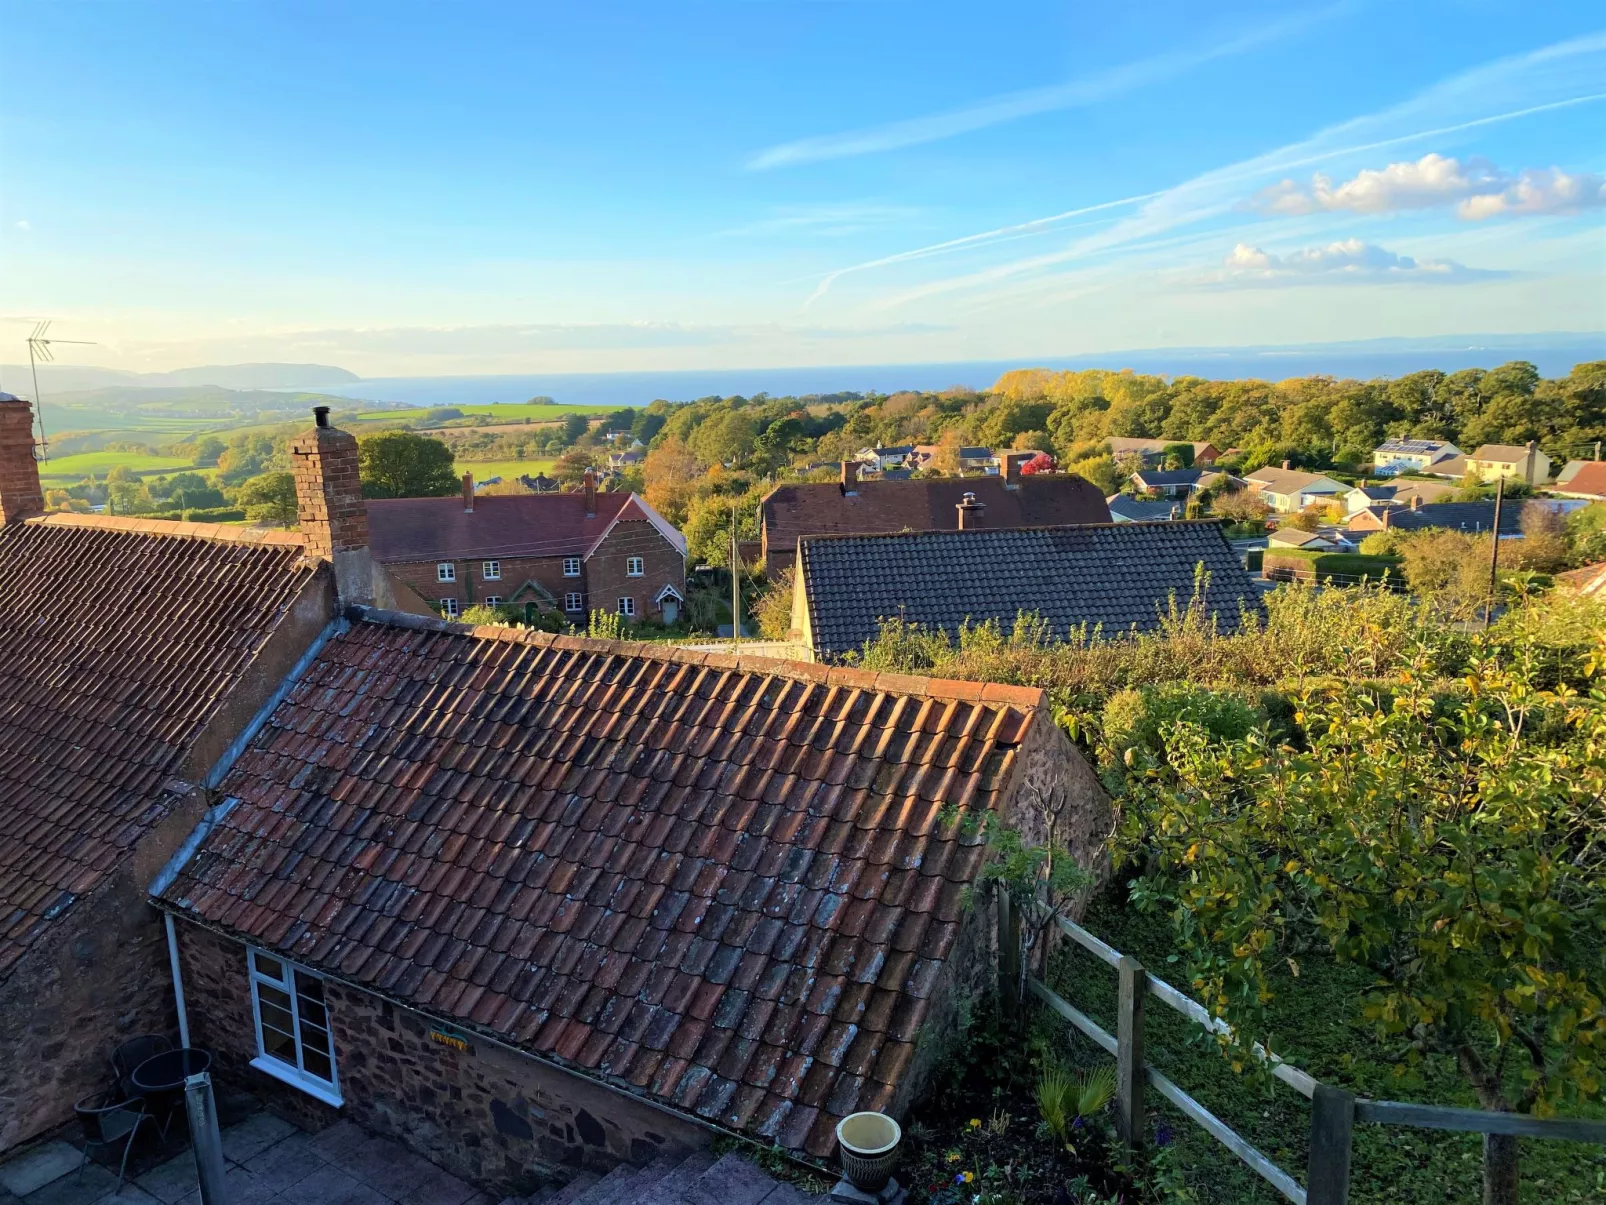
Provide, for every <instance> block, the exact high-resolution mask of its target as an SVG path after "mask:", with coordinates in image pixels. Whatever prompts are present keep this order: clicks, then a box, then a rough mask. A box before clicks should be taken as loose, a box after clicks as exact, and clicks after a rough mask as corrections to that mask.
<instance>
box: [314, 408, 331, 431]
mask: <svg viewBox="0 0 1606 1205" xmlns="http://www.w3.org/2000/svg"><path fill="white" fill-rule="evenodd" d="M312 421H313V422H314V423H316V424H317V425H318V426H320V427H322V428H324V429H325V430H328V428H329V407H328V406H314V407H313V408H312Z"/></svg>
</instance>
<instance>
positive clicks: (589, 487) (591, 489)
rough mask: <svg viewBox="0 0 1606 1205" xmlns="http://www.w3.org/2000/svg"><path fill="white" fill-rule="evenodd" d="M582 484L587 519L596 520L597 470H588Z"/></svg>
mask: <svg viewBox="0 0 1606 1205" xmlns="http://www.w3.org/2000/svg"><path fill="white" fill-rule="evenodd" d="M581 483H582V485H584V487H585V495H586V518H588V519H594V518H596V517H597V474H596V470H594V469H587V470H586V475H585V477H584V478H582V480H581ZM469 509H470V510H472V509H473V507H470V508H469Z"/></svg>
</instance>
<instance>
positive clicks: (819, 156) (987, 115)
mask: <svg viewBox="0 0 1606 1205" xmlns="http://www.w3.org/2000/svg"><path fill="white" fill-rule="evenodd" d="M1349 8H1350V5H1348V4H1337V5H1331V6H1329V7H1327V8H1323V9H1319V10H1317V11H1315V12H1310V13H1302V14H1298V15H1295V16H1292V17H1286V18H1284V19H1282V20H1280V21H1271V22H1268V23H1267V24H1265V25H1262V26H1260V27H1259V28H1258V29H1252V30H1249V31H1248V32H1246V33H1242V34H1239V35H1238V36H1237V37H1234V38H1230V39H1228V40H1227V41H1224V42H1219V43H1217V44H1216V45H1213V46H1206V47H1204V48H1202V49H1198V50H1173V51H1167V52H1165V53H1164V54H1157V55H1153V56H1151V57H1150V58H1146V59H1139V60H1137V61H1136V62H1132V63H1122V64H1121V65H1120V66H1118V67H1110V68H1107V69H1106V70H1104V71H1096V72H1094V73H1093V74H1092V75H1086V76H1083V77H1082V78H1081V79H1075V80H1071V81H1069V82H1067V83H1063V84H1052V85H1050V86H1048V87H1045V88H1028V89H1025V90H1023V91H1020V92H1006V93H1004V94H1002V95H1000V96H992V97H988V98H987V99H986V100H983V101H979V102H978V103H976V104H973V105H967V106H965V107H964V108H962V109H950V110H948V111H946V112H943V113H931V114H927V115H926V116H924V117H912V118H908V119H907V120H904V121H893V122H888V123H886V124H885V125H878V126H869V127H866V128H864V129H859V130H850V131H847V132H846V133H841V134H821V135H816V136H814V137H810V138H799V139H797V140H796V141H793V142H783V143H780V144H779V145H777V146H772V147H768V148H766V149H765V150H762V151H759V152H758V153H757V154H755V155H754V156H753V157H752V158H751V159H750V160H748V164H747V166H748V168H749V169H750V170H752V171H763V170H765V169H767V168H772V167H796V166H799V165H800V164H804V163H821V162H824V161H826V160H829V159H847V158H851V157H853V156H856V155H873V154H878V153H880V152H882V151H893V150H898V149H900V148H902V147H906V146H919V145H921V144H922V143H927V142H939V141H941V140H942V139H945V138H953V137H955V136H957V135H959V134H968V133H970V132H971V131H972V130H981V129H985V128H987V127H988V126H994V125H999V124H1001V123H1003V122H1006V121H1015V120H1016V119H1018V118H1021V117H1030V116H1032V115H1034V114H1037V113H1052V112H1056V111H1058V110H1061V109H1075V108H1081V107H1083V106H1085V105H1091V104H1095V103H1097V102H1098V101H1101V100H1108V99H1109V98H1111V97H1113V96H1119V95H1121V94H1122V93H1126V92H1131V91H1134V90H1135V89H1137V88H1141V87H1144V86H1146V85H1148V84H1152V83H1156V82H1158V81H1160V80H1164V79H1169V78H1171V77H1172V76H1175V75H1180V74H1181V73H1182V72H1184V71H1188V70H1190V69H1192V68H1194V67H1198V66H1202V65H1203V64H1205V63H1208V62H1211V61H1212V60H1215V59H1222V58H1228V57H1231V56H1233V55H1237V54H1243V53H1245V52H1246V51H1250V50H1254V49H1257V48H1258V47H1261V46H1265V45H1268V44H1270V43H1272V42H1276V41H1280V40H1282V39H1284V38H1288V37H1292V36H1294V35H1296V34H1299V33H1302V32H1303V31H1304V30H1306V29H1308V28H1310V27H1311V26H1312V25H1314V24H1316V23H1317V22H1319V21H1323V20H1326V19H1327V18H1329V17H1333V16H1336V15H1338V14H1340V13H1343V12H1346V11H1348V9H1349Z"/></svg>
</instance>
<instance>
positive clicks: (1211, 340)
mask: <svg viewBox="0 0 1606 1205" xmlns="http://www.w3.org/2000/svg"><path fill="white" fill-rule="evenodd" d="M0 28H3V29H5V30H6V36H5V63H6V82H5V86H4V88H3V89H0V281H3V282H4V287H3V288H0V361H4V360H10V361H15V360H16V359H17V358H18V357H19V353H20V351H21V346H20V340H21V337H22V336H23V334H24V333H25V328H26V324H27V322H28V321H29V320H31V319H34V318H37V317H52V318H54V319H55V320H56V323H57V325H56V333H57V334H59V335H61V336H62V337H64V338H65V337H71V338H85V339H95V340H97V341H98V343H99V346H98V347H96V348H94V349H84V351H85V354H84V355H83V356H82V361H83V362H90V361H94V362H99V363H105V364H108V365H115V366H119V367H127V368H141V369H162V368H170V367H177V366H181V365H185V364H194V363H202V362H206V363H218V362H232V361H239V360H296V361H306V360H315V361H318V362H322V363H334V364H340V365H343V366H345V367H349V368H351V369H353V370H355V371H358V372H361V373H364V374H365V375H378V374H403V373H408V374H425V373H461V372H516V371H596V370H607V369H641V368H706V367H737V366H758V365H802V364H852V363H861V364H862V363H887V362H900V361H917V360H945V359H1008V358H1019V359H1022V360H1030V359H1032V358H1034V357H1036V358H1041V357H1049V356H1059V355H1076V354H1083V353H1088V352H1098V351H1103V350H1114V349H1123V348H1140V347H1164V346H1197V345H1228V346H1233V345H1244V344H1266V343H1284V342H1308V341H1324V340H1340V339H1360V338H1372V337H1382V336H1400V335H1406V336H1411V335H1442V334H1452V333H1473V332H1488V333H1517V332H1527V331H1542V330H1602V329H1606V237H1603V235H1606V193H1603V192H1602V188H1603V183H1606V17H1603V16H1602V14H1601V12H1600V10H1599V9H1598V8H1597V7H1595V6H1594V5H1586V4H1584V3H1543V2H1524V3H1506V2H1495V0H1477V2H1473V0H1466V2H1449V0H1434V2H1423V3H1410V2H1405V0H1393V2H1390V3H1381V2H1379V3H1363V2H1359V0H1356V2H1350V3H1338V4H1319V3H1313V4H1304V5H1302V4H1293V3H1279V4H1267V3H1262V4H1258V5H1248V4H1234V3H1220V4H1213V5H1200V4H1198V3H1196V2H1195V3H1180V2H1179V3H1170V2H1167V3H1142V2H1137V0H1134V2H1132V3H1127V4H1121V5H1094V4H1087V3H1079V4H1066V3H1061V4H1034V5H1027V4H997V5H979V4H975V3H966V4H944V3H934V2H931V0H924V2H910V3H893V2H877V3H871V2H865V3H855V2H851V0H845V2H837V3H792V2H779V0H777V2H774V3H757V2H752V3H712V2H710V3H673V4H665V3H662V2H659V3H640V4H623V3H595V4H586V5H562V6H560V5H547V4H540V5H535V4H502V5H497V4H476V3H467V2H462V3H451V4H445V3H429V4H424V3H406V2H400V0H387V2H386V3H383V4H369V3H356V2H340V3H334V4H329V3H318V4H314V3H293V2H289V0H273V2H271V3H267V2H253V0H236V2H233V3H206V4H199V3H195V4H191V3H180V2H177V0H171V2H165V3H147V2H140V0H123V2H120V3H109V2H108V3H88V2H84V0H66V2H58V0H51V2H47V0H0Z"/></svg>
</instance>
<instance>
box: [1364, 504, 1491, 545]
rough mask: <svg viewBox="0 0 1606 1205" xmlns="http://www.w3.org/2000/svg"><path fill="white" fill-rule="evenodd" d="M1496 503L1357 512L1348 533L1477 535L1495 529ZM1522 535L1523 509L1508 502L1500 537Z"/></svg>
mask: <svg viewBox="0 0 1606 1205" xmlns="http://www.w3.org/2000/svg"><path fill="white" fill-rule="evenodd" d="M1494 512H1495V504H1494V502H1493V500H1489V501H1485V502H1436V503H1433V504H1432V505H1416V506H1381V507H1376V508H1368V509H1366V510H1361V511H1356V512H1355V513H1354V514H1353V515H1351V516H1350V517H1349V521H1348V522H1347V523H1346V524H1345V528H1346V530H1348V531H1351V532H1356V533H1360V534H1361V535H1367V534H1370V533H1371V532H1374V531H1387V530H1389V529H1391V528H1392V529H1394V530H1397V531H1421V530H1423V529H1425V528H1429V527H1442V528H1446V529H1448V530H1450V531H1464V532H1468V533H1470V534H1473V535H1477V534H1479V533H1482V532H1487V531H1489V530H1490V529H1491V528H1493V527H1494ZM1521 534H1522V507H1521V506H1520V505H1516V504H1512V503H1507V504H1506V505H1505V506H1503V507H1502V508H1501V511H1500V538H1501V539H1508V538H1511V537H1514V536H1520V535H1521Z"/></svg>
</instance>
